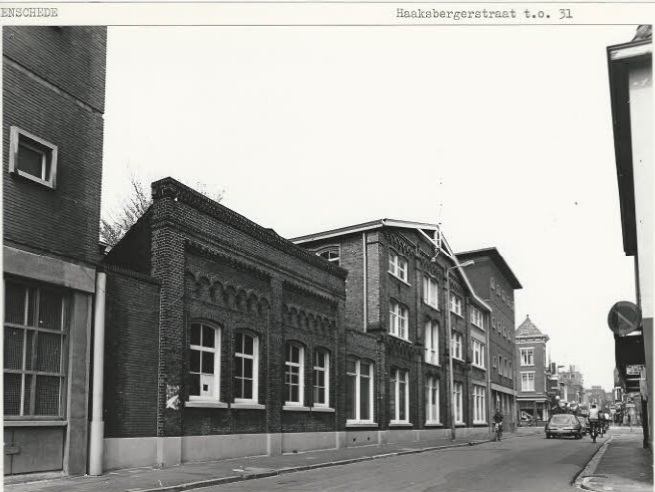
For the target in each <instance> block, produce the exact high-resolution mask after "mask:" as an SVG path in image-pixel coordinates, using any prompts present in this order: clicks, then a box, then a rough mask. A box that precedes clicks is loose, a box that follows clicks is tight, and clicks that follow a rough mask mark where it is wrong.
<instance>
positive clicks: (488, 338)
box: [483, 312, 495, 431]
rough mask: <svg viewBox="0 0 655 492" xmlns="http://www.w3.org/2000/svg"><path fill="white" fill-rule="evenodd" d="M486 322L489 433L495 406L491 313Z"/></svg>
mask: <svg viewBox="0 0 655 492" xmlns="http://www.w3.org/2000/svg"><path fill="white" fill-rule="evenodd" d="M484 321H487V323H484V322H483V325H484V324H486V327H485V330H484V332H485V340H486V342H487V343H486V345H487V347H486V349H487V350H486V352H487V353H486V354H484V355H485V357H486V358H487V360H486V361H485V364H484V365H485V368H486V373H487V415H488V417H487V422H488V425H489V431H492V430H493V415H494V413H495V412H494V410H493V407H494V404H495V402H494V401H493V400H492V391H491V367H492V365H491V336H490V334H489V331H490V330H491V312H489V313H488V315H487V317H486V319H484Z"/></svg>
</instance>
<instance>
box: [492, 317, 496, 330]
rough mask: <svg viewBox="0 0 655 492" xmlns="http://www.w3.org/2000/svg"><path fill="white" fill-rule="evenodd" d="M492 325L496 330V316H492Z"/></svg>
mask: <svg viewBox="0 0 655 492" xmlns="http://www.w3.org/2000/svg"><path fill="white" fill-rule="evenodd" d="M491 327H492V328H493V329H494V330H495V329H496V318H491Z"/></svg>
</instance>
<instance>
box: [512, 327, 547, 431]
mask: <svg viewBox="0 0 655 492" xmlns="http://www.w3.org/2000/svg"><path fill="white" fill-rule="evenodd" d="M514 339H515V340H516V375H517V378H518V380H517V383H518V394H517V396H516V403H517V406H518V409H517V410H518V416H519V418H522V417H529V418H531V419H533V420H536V421H540V420H548V417H549V407H550V404H549V398H548V382H547V379H548V373H549V367H548V359H547V355H546V343H547V342H548V339H549V338H548V335H546V334H544V333H542V332H541V331H539V329H538V328H537V327H536V326H535V324H534V323H533V322H532V320H531V319H530V316H527V317H526V318H525V321H523V323H521V325H520V326H519V327H518V328H517V329H516V333H515V336H514Z"/></svg>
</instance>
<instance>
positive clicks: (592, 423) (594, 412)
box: [589, 403, 600, 433]
mask: <svg viewBox="0 0 655 492" xmlns="http://www.w3.org/2000/svg"><path fill="white" fill-rule="evenodd" d="M599 414H600V410H599V409H598V406H597V405H596V404H595V403H593V404H592V405H591V408H590V409H589V430H591V429H592V428H594V427H595V428H596V432H598V433H600V415H599Z"/></svg>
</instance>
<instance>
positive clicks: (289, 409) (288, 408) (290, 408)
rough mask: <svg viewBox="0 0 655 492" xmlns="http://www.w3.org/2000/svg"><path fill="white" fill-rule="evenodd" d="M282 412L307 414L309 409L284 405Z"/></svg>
mask: <svg viewBox="0 0 655 492" xmlns="http://www.w3.org/2000/svg"><path fill="white" fill-rule="evenodd" d="M282 410H284V411H285V412H309V411H310V408H309V407H303V406H301V405H284V406H283V407H282Z"/></svg>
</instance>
